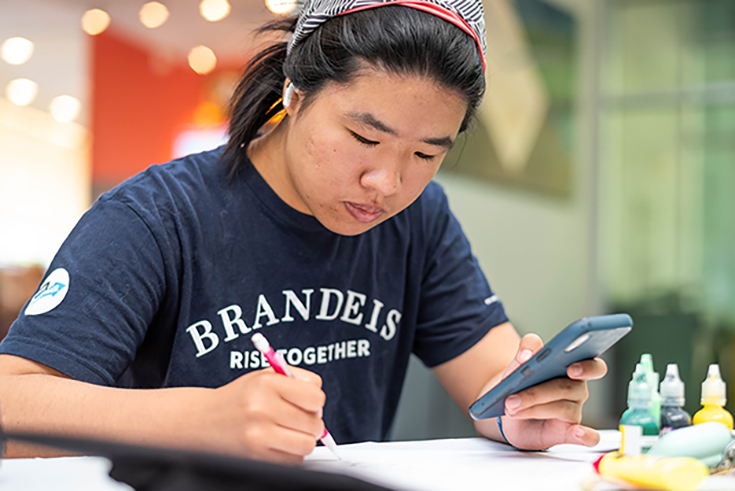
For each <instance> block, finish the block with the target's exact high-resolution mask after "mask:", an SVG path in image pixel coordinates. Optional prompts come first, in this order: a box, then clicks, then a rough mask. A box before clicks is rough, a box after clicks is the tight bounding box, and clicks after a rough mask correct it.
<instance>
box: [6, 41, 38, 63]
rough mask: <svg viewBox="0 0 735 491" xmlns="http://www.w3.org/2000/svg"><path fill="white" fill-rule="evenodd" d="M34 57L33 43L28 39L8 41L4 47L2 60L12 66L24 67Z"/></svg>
mask: <svg viewBox="0 0 735 491" xmlns="http://www.w3.org/2000/svg"><path fill="white" fill-rule="evenodd" d="M31 55H33V43H32V42H30V41H29V40H27V39H26V38H10V39H6V40H5V42H4V43H3V47H2V58H3V60H5V61H6V62H7V63H10V64H11V65H22V64H23V63H25V62H26V61H28V60H29V59H30V58H31Z"/></svg>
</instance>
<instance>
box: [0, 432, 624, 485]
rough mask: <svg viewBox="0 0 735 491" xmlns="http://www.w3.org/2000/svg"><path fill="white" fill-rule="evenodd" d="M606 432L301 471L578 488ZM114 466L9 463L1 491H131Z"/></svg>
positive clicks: (413, 448) (364, 454)
mask: <svg viewBox="0 0 735 491" xmlns="http://www.w3.org/2000/svg"><path fill="white" fill-rule="evenodd" d="M601 433H602V441H601V445H600V446H598V447H597V448H595V449H587V448H583V447H577V446H573V445H560V446H557V447H554V448H552V449H550V450H549V451H547V452H519V451H516V450H513V449H511V448H510V447H508V446H507V445H502V444H500V443H496V442H491V441H489V440H485V439H482V438H464V439H448V440H428V441H414V442H389V443H371V442H368V443H360V444H354V445H341V446H340V454H341V455H342V457H343V459H344V461H342V462H340V461H337V460H336V459H334V457H333V456H332V455H331V453H329V451H328V450H327V449H326V448H324V447H317V448H316V449H315V451H314V453H312V454H311V455H309V456H308V457H307V458H306V462H305V463H304V467H305V468H307V469H316V470H321V471H327V472H338V473H344V474H350V475H353V476H355V477H359V478H362V479H364V480H366V481H371V482H375V483H377V484H381V485H384V486H386V487H390V488H395V489H407V490H413V489H415V490H451V489H460V488H466V487H467V486H471V488H472V489H513V490H514V491H522V490H525V489H547V490H554V489H559V490H562V489H563V490H570V489H580V483H581V482H582V481H583V480H584V479H585V478H588V477H589V476H590V475H591V474H592V472H593V471H592V466H591V462H593V461H594V460H595V459H596V458H597V457H598V456H599V455H600V452H601V451H604V450H610V449H613V448H617V445H618V444H619V440H620V436H619V433H618V432H616V431H612V430H610V431H603V432H601ZM110 467H111V464H110V462H109V461H108V460H107V459H105V458H101V457H61V458H52V459H8V460H4V461H2V462H1V463H0V490H2V491H20V490H23V491H36V490H38V491H45V490H55V491H92V490H94V491H130V489H131V488H130V487H129V486H127V485H125V484H122V483H119V482H117V481H114V480H113V479H111V478H110V477H109V476H108V473H109V470H110Z"/></svg>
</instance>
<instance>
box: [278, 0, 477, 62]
mask: <svg viewBox="0 0 735 491" xmlns="http://www.w3.org/2000/svg"><path fill="white" fill-rule="evenodd" d="M383 5H402V6H404V7H411V8H414V9H416V10H422V11H424V12H428V13H430V14H433V15H436V16H437V17H440V18H442V19H444V20H445V21H447V22H451V23H452V24H454V25H455V26H457V27H459V28H460V29H462V30H463V31H464V32H466V33H467V34H469V35H470V36H471V37H472V39H474V40H475V42H476V43H477V47H478V48H479V50H480V58H481V59H482V69H483V70H485V67H486V65H485V51H486V47H487V41H486V39H485V17H484V13H483V10H482V3H481V2H480V0H306V3H305V5H304V8H303V9H302V10H301V13H300V14H299V20H298V22H297V23H296V30H295V31H294V34H293V36H292V37H291V40H290V41H289V42H288V53H291V50H292V49H293V47H294V46H295V45H296V44H298V43H300V42H302V41H303V40H304V39H306V38H307V37H308V36H309V34H311V33H312V32H314V30H315V29H316V28H317V27H319V26H320V25H322V24H323V23H324V22H326V21H327V20H329V19H331V18H332V17H336V16H338V15H344V14H351V13H353V12H360V11H361V10H367V9H371V8H374V7H381V6H383Z"/></svg>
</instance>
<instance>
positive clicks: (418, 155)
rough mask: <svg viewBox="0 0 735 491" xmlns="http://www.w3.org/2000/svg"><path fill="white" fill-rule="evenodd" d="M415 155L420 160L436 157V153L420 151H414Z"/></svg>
mask: <svg viewBox="0 0 735 491" xmlns="http://www.w3.org/2000/svg"><path fill="white" fill-rule="evenodd" d="M416 156H417V157H418V158H420V159H422V160H434V159H435V158H436V155H426V154H425V153H421V152H416Z"/></svg>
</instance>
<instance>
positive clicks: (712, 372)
mask: <svg viewBox="0 0 735 491" xmlns="http://www.w3.org/2000/svg"><path fill="white" fill-rule="evenodd" d="M726 402H727V384H725V382H724V381H723V380H722V376H721V375H720V366H719V365H718V364H716V363H713V364H712V365H710V366H709V370H708V371H707V378H706V379H705V380H704V382H702V404H711V405H715V406H724V405H725V403H726Z"/></svg>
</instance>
